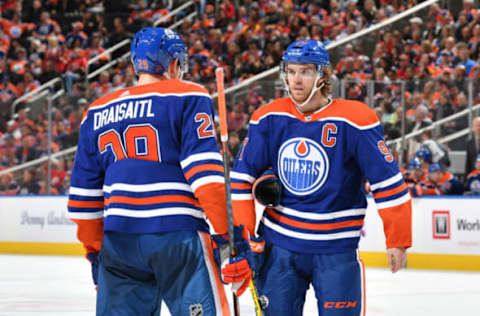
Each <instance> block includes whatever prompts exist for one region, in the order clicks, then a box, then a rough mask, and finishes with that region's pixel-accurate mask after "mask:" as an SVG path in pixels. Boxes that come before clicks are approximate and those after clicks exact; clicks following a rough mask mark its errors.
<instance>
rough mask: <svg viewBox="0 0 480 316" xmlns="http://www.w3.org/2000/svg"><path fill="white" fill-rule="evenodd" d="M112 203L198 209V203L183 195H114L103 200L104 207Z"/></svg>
mask: <svg viewBox="0 0 480 316" xmlns="http://www.w3.org/2000/svg"><path fill="white" fill-rule="evenodd" d="M113 203H121V204H132V205H150V204H162V203H190V204H193V205H195V206H198V207H199V204H198V201H197V200H195V199H193V198H191V197H188V196H185V195H161V196H151V197H128V196H119V195H115V196H112V197H110V198H108V199H105V205H110V204H113Z"/></svg>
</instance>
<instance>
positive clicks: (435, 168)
mask: <svg viewBox="0 0 480 316" xmlns="http://www.w3.org/2000/svg"><path fill="white" fill-rule="evenodd" d="M442 170H443V169H442V166H440V164H438V163H436V162H435V163H432V164H431V165H430V166H428V173H432V172H435V171H442Z"/></svg>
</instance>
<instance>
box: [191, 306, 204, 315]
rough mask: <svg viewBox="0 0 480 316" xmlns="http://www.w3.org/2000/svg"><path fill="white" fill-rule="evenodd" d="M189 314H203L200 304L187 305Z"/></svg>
mask: <svg viewBox="0 0 480 316" xmlns="http://www.w3.org/2000/svg"><path fill="white" fill-rule="evenodd" d="M188 309H189V310H190V316H203V307H202V304H192V305H190V306H189V307H188Z"/></svg>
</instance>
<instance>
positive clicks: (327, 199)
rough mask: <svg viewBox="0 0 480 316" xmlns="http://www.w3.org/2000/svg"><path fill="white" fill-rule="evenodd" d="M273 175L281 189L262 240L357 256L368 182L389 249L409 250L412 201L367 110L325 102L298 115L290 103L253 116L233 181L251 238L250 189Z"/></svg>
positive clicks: (237, 209)
mask: <svg viewBox="0 0 480 316" xmlns="http://www.w3.org/2000/svg"><path fill="white" fill-rule="evenodd" d="M269 167H271V168H272V169H273V171H274V173H275V174H276V175H277V176H278V178H279V179H280V181H281V184H282V196H281V199H280V205H279V206H277V207H275V208H269V209H267V210H266V211H265V212H264V214H263V216H262V218H261V223H260V226H259V232H260V233H261V234H263V235H264V237H265V239H266V240H267V241H269V242H271V243H273V244H275V245H277V246H280V247H283V248H286V249H289V250H292V251H298V252H310V253H328V252H339V251H348V250H352V249H356V248H357V247H358V241H359V238H360V229H361V228H362V226H363V222H364V217H365V212H366V209H367V199H366V197H365V194H364V192H363V190H362V185H363V180H364V179H365V178H366V179H368V181H369V182H370V184H371V189H372V193H373V198H374V199H375V202H376V204H377V208H378V211H379V214H380V216H381V217H382V219H383V222H384V227H385V235H386V241H387V248H392V247H409V246H410V245H411V199H410V194H409V192H408V188H407V186H406V184H405V182H404V180H403V177H402V174H401V173H400V171H399V169H398V166H397V164H396V162H395V160H394V157H393V156H392V154H391V153H390V152H389V150H388V148H387V146H386V145H385V142H384V140H383V128H382V126H381V124H380V123H379V121H378V119H377V117H376V115H375V113H374V112H373V111H372V110H371V109H370V108H368V107H367V106H366V105H365V104H363V103H360V102H356V101H348V100H344V99H335V100H333V101H332V100H330V102H329V104H328V105H327V106H325V107H323V108H322V109H320V110H318V111H316V112H314V113H306V114H302V113H300V112H299V111H298V110H297V109H296V107H295V105H294V104H293V102H292V101H291V100H290V99H289V98H282V99H277V100H275V101H273V102H272V103H270V104H267V105H264V106H262V107H261V108H259V109H258V110H257V111H256V112H254V113H253V115H252V118H251V120H250V126H249V131H248V135H247V138H246V139H245V141H244V143H243V146H242V148H241V149H240V151H239V154H238V157H237V159H236V162H235V165H234V167H233V169H232V173H231V180H232V184H231V188H232V200H233V212H234V220H235V223H236V224H240V223H241V224H244V225H246V226H247V228H248V229H249V230H250V233H251V234H253V233H254V229H255V224H256V219H255V211H254V203H253V197H252V194H251V189H252V184H253V182H254V181H255V179H256V178H257V177H259V176H260V175H261V174H262V173H263V172H264V171H265V170H266V169H267V168H269Z"/></svg>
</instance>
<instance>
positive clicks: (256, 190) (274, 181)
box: [252, 169, 282, 207]
mask: <svg viewBox="0 0 480 316" xmlns="http://www.w3.org/2000/svg"><path fill="white" fill-rule="evenodd" d="M252 194H253V197H254V198H255V200H257V202H258V203H260V204H261V205H263V206H268V207H275V206H278V204H280V197H281V194H282V186H281V185H280V180H278V178H277V176H276V175H275V173H274V172H273V171H272V170H271V169H268V170H267V171H265V172H264V173H263V174H262V175H261V176H260V177H259V178H258V179H257V180H256V181H255V183H254V184H253V187H252Z"/></svg>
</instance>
